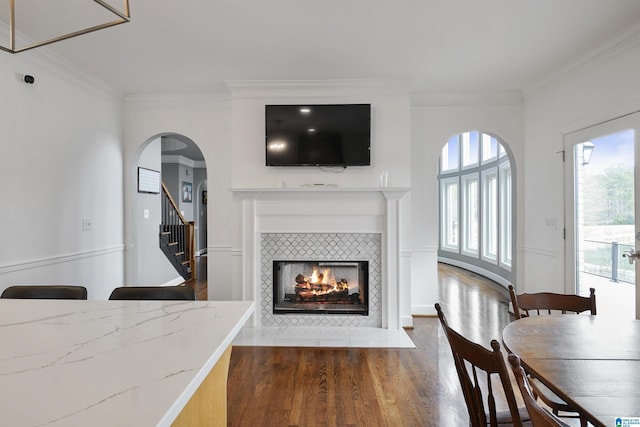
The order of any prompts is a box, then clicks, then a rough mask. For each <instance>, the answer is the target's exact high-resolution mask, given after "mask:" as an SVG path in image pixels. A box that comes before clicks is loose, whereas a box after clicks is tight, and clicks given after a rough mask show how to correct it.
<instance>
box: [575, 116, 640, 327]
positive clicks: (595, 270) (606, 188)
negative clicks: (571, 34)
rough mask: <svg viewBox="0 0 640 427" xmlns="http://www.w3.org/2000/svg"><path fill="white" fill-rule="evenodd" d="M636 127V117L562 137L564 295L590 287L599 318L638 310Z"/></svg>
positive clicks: (631, 314)
mask: <svg viewBox="0 0 640 427" xmlns="http://www.w3.org/2000/svg"><path fill="white" fill-rule="evenodd" d="M639 123H640V114H637V113H636V114H632V115H629V116H626V117H623V118H619V119H615V120H612V121H609V122H606V123H603V124H600V125H597V126H593V127H590V128H587V129H584V130H581V131H578V132H574V133H572V134H569V135H567V136H566V137H565V153H566V163H565V167H566V170H567V171H570V172H571V173H567V193H568V194H567V196H568V197H567V215H566V219H565V224H566V247H567V254H566V260H567V269H566V270H567V282H566V283H567V287H569V289H567V292H570V293H574V292H575V293H578V294H580V295H588V294H589V288H595V290H596V300H597V303H598V312H599V313H602V314H605V313H607V314H614V315H618V316H625V317H627V316H628V317H634V316H635V317H637V316H638V312H637V310H638V307H639V306H640V304H639V303H638V300H639V296H640V293H638V290H637V286H636V283H637V275H638V274H639V273H638V269H636V259H637V258H636V256H635V255H636V253H635V250H636V248H638V249H640V234H637V233H638V232H640V227H638V226H637V223H638V221H637V220H636V219H640V211H639V209H638V205H640V197H639V196H638V191H639V190H640V189H639V188H638V187H640V186H636V185H635V182H637V178H636V176H635V174H636V172H635V169H636V168H635V163H636V161H637V158H638V156H639V154H640V153H639V151H640V150H639V149H638V148H637V143H638V127H639V126H638V125H639Z"/></svg>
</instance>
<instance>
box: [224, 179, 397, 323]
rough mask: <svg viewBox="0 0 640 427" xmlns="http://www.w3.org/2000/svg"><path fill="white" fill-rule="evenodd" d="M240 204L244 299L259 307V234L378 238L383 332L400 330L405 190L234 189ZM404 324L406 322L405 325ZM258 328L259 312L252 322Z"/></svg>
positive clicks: (313, 187)
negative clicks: (321, 234)
mask: <svg viewBox="0 0 640 427" xmlns="http://www.w3.org/2000/svg"><path fill="white" fill-rule="evenodd" d="M231 191H232V193H233V194H234V196H236V197H237V198H238V199H240V200H241V201H242V264H243V267H242V269H243V280H242V282H243V288H242V298H243V300H248V301H256V306H257V307H260V298H261V296H260V292H259V283H260V235H261V233H380V234H381V235H382V268H383V280H382V298H383V304H382V327H383V328H388V329H399V328H401V327H402V326H410V325H403V322H402V318H403V316H404V317H405V318H406V317H407V315H409V313H402V309H401V306H400V301H401V295H406V296H408V295H409V294H410V284H409V281H408V280H401V277H408V275H407V274H406V272H402V271H401V259H400V252H401V248H402V243H403V242H401V239H402V236H401V222H400V218H401V206H402V204H401V202H400V201H401V199H402V198H403V196H404V195H405V194H407V193H408V192H409V188H393V187H389V188H387V187H384V188H343V187H330V186H310V187H299V188H294V187H291V188H234V189H232V190H231ZM405 323H406V321H405ZM253 325H254V326H261V325H262V324H261V319H260V313H259V310H256V313H255V315H254V319H253Z"/></svg>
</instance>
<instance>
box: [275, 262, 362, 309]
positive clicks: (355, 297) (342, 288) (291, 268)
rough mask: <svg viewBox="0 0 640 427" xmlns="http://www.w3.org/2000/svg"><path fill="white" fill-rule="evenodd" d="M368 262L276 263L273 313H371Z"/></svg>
mask: <svg viewBox="0 0 640 427" xmlns="http://www.w3.org/2000/svg"><path fill="white" fill-rule="evenodd" d="M368 285H369V262H368V261H273V313H274V314H287V313H313V314H362V315H365V316H366V315H368V314H369V295H368V294H369V289H368Z"/></svg>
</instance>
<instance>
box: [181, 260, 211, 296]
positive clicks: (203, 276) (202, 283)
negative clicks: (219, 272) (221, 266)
mask: <svg viewBox="0 0 640 427" xmlns="http://www.w3.org/2000/svg"><path fill="white" fill-rule="evenodd" d="M185 285H186V286H189V287H191V288H193V289H194V291H195V293H196V300H197V301H206V300H207V299H209V298H208V294H207V256H206V255H201V256H199V257H196V278H195V279H191V280H189V281H187V282H185Z"/></svg>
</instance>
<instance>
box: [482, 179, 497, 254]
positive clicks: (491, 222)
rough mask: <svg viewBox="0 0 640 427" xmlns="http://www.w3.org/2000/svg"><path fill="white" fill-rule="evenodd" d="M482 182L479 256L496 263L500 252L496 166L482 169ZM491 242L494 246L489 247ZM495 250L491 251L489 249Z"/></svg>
mask: <svg viewBox="0 0 640 427" xmlns="http://www.w3.org/2000/svg"><path fill="white" fill-rule="evenodd" d="M480 175H481V182H482V184H481V185H482V190H481V194H482V203H481V206H482V208H481V209H482V214H481V215H482V228H481V229H482V232H481V236H482V237H481V241H482V245H481V247H482V255H481V258H482V259H483V260H484V261H487V262H490V263H492V264H498V254H499V252H500V244H499V242H500V239H499V236H498V233H499V224H500V212H499V209H498V205H499V203H498V202H499V200H498V199H499V195H498V192H499V183H498V168H497V167H492V168H487V169H483V170H482V171H481V172H480ZM490 180H494V181H493V182H495V184H494V185H491V182H490ZM490 187H493V191H492V192H491V191H490ZM492 243H493V245H494V246H495V247H494V248H490V245H491V244H492ZM492 249H493V250H494V251H495V252H491V250H492Z"/></svg>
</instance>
